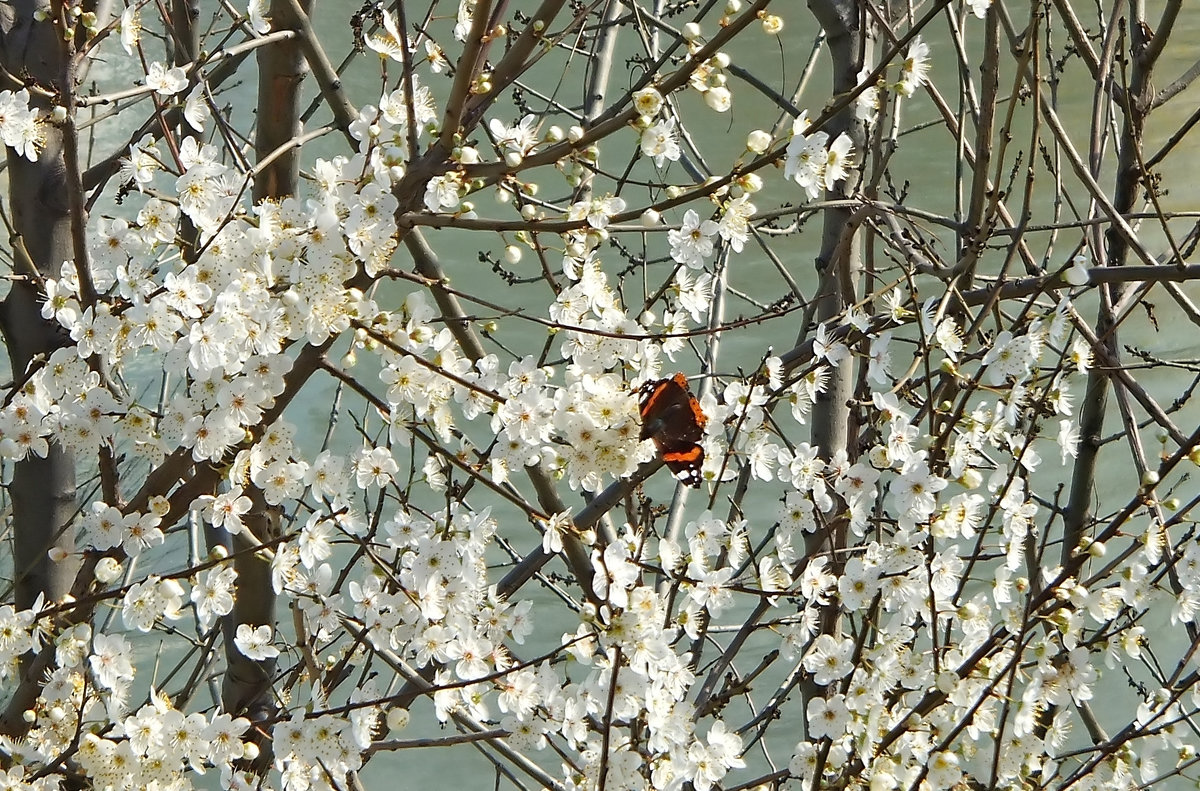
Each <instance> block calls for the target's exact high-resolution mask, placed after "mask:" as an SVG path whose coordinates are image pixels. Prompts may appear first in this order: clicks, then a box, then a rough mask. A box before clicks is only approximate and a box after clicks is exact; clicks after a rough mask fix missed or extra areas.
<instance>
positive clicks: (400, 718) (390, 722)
mask: <svg viewBox="0 0 1200 791" xmlns="http://www.w3.org/2000/svg"><path fill="white" fill-rule="evenodd" d="M410 719H412V717H411V715H409V713H408V709H402V708H400V707H399V706H397V707H395V708H392V709H388V713H387V726H388V730H389V731H402V730H404V729H405V728H407V727H408V722H409V720H410Z"/></svg>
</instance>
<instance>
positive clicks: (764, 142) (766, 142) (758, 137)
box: [746, 129, 771, 154]
mask: <svg viewBox="0 0 1200 791" xmlns="http://www.w3.org/2000/svg"><path fill="white" fill-rule="evenodd" d="M770 147H771V135H770V134H769V133H767V132H764V131H763V130H761V129H755V130H754V131H753V132H751V133H750V134H748V135H746V150H747V151H753V152H754V153H755V154H763V153H766V150H767V149H768V148H770Z"/></svg>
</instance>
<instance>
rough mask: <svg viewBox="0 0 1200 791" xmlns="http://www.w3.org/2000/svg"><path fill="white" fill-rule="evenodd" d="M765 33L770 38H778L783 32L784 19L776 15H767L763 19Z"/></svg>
mask: <svg viewBox="0 0 1200 791" xmlns="http://www.w3.org/2000/svg"><path fill="white" fill-rule="evenodd" d="M762 27H763V32H764V33H766V34H767V35H768V36H778V35H779V34H780V33H781V32H782V31H783V18H782V17H779V16H777V15H775V14H765V15H764V16H763V18H762Z"/></svg>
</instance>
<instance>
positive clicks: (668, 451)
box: [638, 373, 708, 488]
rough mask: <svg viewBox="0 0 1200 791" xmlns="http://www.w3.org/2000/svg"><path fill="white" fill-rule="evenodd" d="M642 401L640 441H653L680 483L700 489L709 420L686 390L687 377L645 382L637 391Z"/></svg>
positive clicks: (698, 403)
mask: <svg viewBox="0 0 1200 791" xmlns="http://www.w3.org/2000/svg"><path fill="white" fill-rule="evenodd" d="M638 396H639V397H640V398H641V401H642V408H641V411H642V435H641V439H643V440H645V439H653V440H654V445H655V447H657V448H658V452H659V453H660V454H661V455H662V460H663V461H664V462H665V463H666V465H667V467H668V468H670V470H671V472H672V473H674V474H675V477H676V478H678V479H679V480H680V481H681V482H683V483H684V484H686V485H688V486H693V487H697V488H698V487H699V486H700V481H701V480H702V479H701V477H700V465H701V464H703V463H704V448H702V447H700V438H701V437H703V436H704V424H705V423H707V422H708V418H707V417H706V416H705V414H704V412H703V411H702V410H701V409H700V402H699V401H697V400H696V396H694V395H692V391H691V390H689V389H688V383H687V377H685V376H684V375H683V374H681V373H679V374H675V375H674V376H672V377H671V378H669V379H659V380H658V381H657V382H646V383H645V384H643V385H642V386H641V388H640V389H639V390H638Z"/></svg>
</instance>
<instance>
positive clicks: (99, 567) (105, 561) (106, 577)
mask: <svg viewBox="0 0 1200 791" xmlns="http://www.w3.org/2000/svg"><path fill="white" fill-rule="evenodd" d="M95 574H96V579H97V580H99V581H100V582H102V583H104V584H105V585H107V584H108V583H110V582H112V581H113V580H115V579H117V578H118V577H120V576H121V564H120V563H118V562H117V559H116V558H100V560H99V562H98V563H96V571H95Z"/></svg>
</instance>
